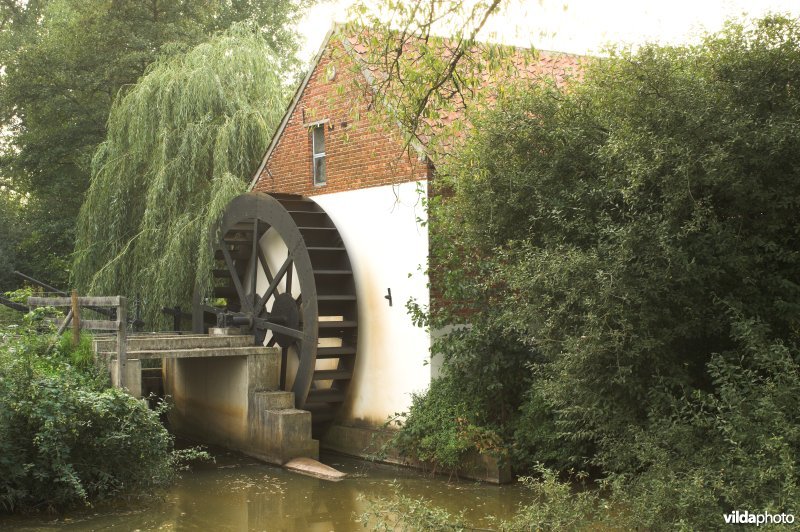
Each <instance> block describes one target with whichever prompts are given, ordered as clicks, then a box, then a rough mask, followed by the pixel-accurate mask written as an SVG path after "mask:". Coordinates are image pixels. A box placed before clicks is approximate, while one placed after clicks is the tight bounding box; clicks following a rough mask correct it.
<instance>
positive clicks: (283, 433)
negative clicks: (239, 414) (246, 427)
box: [250, 408, 319, 464]
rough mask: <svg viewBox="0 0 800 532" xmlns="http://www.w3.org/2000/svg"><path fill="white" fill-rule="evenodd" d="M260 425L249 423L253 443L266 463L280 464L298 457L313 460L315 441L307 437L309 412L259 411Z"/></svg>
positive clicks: (315, 447) (315, 455)
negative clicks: (266, 460) (265, 459)
mask: <svg viewBox="0 0 800 532" xmlns="http://www.w3.org/2000/svg"><path fill="white" fill-rule="evenodd" d="M258 417H259V418H260V423H253V424H251V427H250V430H251V431H252V432H251V433H252V434H253V443H254V444H255V448H256V449H258V452H259V454H262V455H263V456H265V457H267V456H268V457H271V459H269V460H268V461H270V462H273V463H280V464H284V463H286V462H287V461H289V460H291V459H292V458H297V457H300V456H305V457H310V458H317V457H318V456H319V441H318V440H315V439H313V438H312V437H311V412H309V411H307V410H298V409H296V408H286V409H283V410H261V411H260V412H259V416H258Z"/></svg>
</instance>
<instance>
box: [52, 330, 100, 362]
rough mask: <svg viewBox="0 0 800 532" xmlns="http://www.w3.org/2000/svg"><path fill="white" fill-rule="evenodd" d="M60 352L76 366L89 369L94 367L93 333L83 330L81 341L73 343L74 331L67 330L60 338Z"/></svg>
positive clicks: (58, 347)
mask: <svg viewBox="0 0 800 532" xmlns="http://www.w3.org/2000/svg"><path fill="white" fill-rule="evenodd" d="M57 350H58V353H59V354H61V356H63V357H64V358H65V360H67V361H69V362H70V363H71V364H72V365H73V366H75V367H76V368H78V369H80V370H83V371H87V370H89V369H90V368H94V347H93V346H92V335H91V334H89V333H88V332H86V331H81V335H80V342H79V343H78V345H76V346H73V345H72V332H65V333H63V334H62V335H61V338H59V342H58V346H57Z"/></svg>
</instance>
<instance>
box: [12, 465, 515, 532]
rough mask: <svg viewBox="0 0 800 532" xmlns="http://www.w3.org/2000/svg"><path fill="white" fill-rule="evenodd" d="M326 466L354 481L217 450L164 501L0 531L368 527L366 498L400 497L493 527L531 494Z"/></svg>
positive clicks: (322, 531)
mask: <svg viewBox="0 0 800 532" xmlns="http://www.w3.org/2000/svg"><path fill="white" fill-rule="evenodd" d="M322 460H323V461H324V462H325V463H328V464H330V465H333V466H334V467H336V468H337V469H340V470H342V471H346V472H347V473H349V474H350V477H349V478H347V479H345V480H343V481H341V482H336V483H334V482H328V481H324V480H318V479H314V478H310V477H305V476H302V475H298V474H295V473H290V472H288V471H285V470H282V469H279V468H276V467H272V466H268V465H265V464H262V463H259V462H256V461H254V460H251V459H248V458H246V457H242V456H240V455H236V454H231V453H226V452H218V453H217V462H216V463H215V464H206V465H201V466H197V467H195V468H194V469H193V470H192V471H191V472H190V473H186V474H184V476H183V478H182V479H181V480H180V481H179V482H178V483H177V484H176V485H175V486H174V487H173V488H171V489H170V490H169V491H168V492H167V493H166V494H165V496H164V498H163V499H162V500H159V501H157V502H155V503H153V502H150V503H148V504H147V505H142V504H136V503H124V504H123V503H115V504H114V505H106V506H100V507H97V508H95V509H93V510H92V511H90V512H79V513H73V514H70V515H67V516H62V517H59V518H42V517H34V518H31V517H27V518H21V517H14V518H0V528H2V529H14V530H25V531H34V530H36V531H40V530H42V531H43V530H82V531H83V530H109V531H111V530H120V531H122V530H124V531H130V530H165V531H169V530H203V531H206V530H215V531H245V530H246V531H250V530H265V531H309V532H317V531H318V532H327V531H331V530H335V531H355V530H362V531H363V530H364V528H363V526H362V525H361V524H359V523H357V522H356V521H355V516H357V515H360V514H362V513H364V512H365V511H366V510H367V502H366V501H365V500H364V497H367V498H370V497H372V498H374V497H383V498H391V497H392V496H394V494H395V493H401V494H403V495H407V496H409V497H424V498H426V499H428V500H430V501H432V503H433V504H434V505H436V506H438V507H440V508H443V509H445V510H447V511H449V512H451V513H458V512H459V511H462V510H463V511H464V512H465V514H464V515H465V518H466V520H467V522H469V523H470V524H471V525H472V526H475V527H491V526H492V523H491V521H490V520H488V519H487V517H488V516H490V515H495V516H498V517H500V518H507V517H510V515H511V514H512V513H513V511H514V510H515V509H516V508H517V506H518V504H519V503H520V502H524V500H525V495H526V494H525V492H524V490H522V489H521V488H520V487H518V486H503V487H498V486H490V485H486V484H478V483H474V482H456V481H452V482H447V479H442V478H435V479H434V478H431V477H429V476H427V475H424V474H420V473H417V472H413V471H409V470H406V469H400V468H395V467H392V466H385V465H378V464H371V463H368V462H362V461H357V460H352V459H349V458H344V457H339V456H330V455H328V456H323V458H322Z"/></svg>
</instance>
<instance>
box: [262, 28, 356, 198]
mask: <svg viewBox="0 0 800 532" xmlns="http://www.w3.org/2000/svg"><path fill="white" fill-rule="evenodd" d="M340 27H341V24H339V23H337V22H334V23H333V24H332V25H331V28H330V29H329V30H328V33H326V34H325V38H324V39H322V44H321V45H320V47H319V50H318V51H317V54H316V55H315V56H314V58H313V59H312V60H311V62H310V63H309V69H308V72H307V73H306V77H305V78H303V81H302V82H301V83H300V85H298V86H297V89H296V90H295V92H294V96H292V100H291V102H290V103H289V107H287V109H286V112H285V113H284V114H283V118H281V122H280V124H279V125H278V127H277V128H276V129H275V132H274V133H273V134H272V140H270V143H269V146H267V149H266V151H265V152H264V156H263V157H262V158H261V164H260V165H258V169H257V170H256V172H255V174H254V175H253V178H252V179H251V180H250V185H248V187H247V191H248V192H250V191H252V190H253V188H254V187H255V186H256V183H257V182H258V178H259V177H260V176H261V173H262V172H263V171H264V168H265V167H266V166H267V160H268V159H269V157H270V155H272V152H273V151H274V150H275V147H276V146H277V145H278V141H279V140H280V138H281V135H283V131H284V129H286V125H287V124H288V123H289V119H290V118H291V117H292V113H294V110H295V108H296V107H297V104H298V103H299V102H300V97H301V96H302V95H303V91H305V90H306V86H307V85H308V82H309V81H310V80H311V76H312V75H313V74H314V71H315V70H316V69H317V65H319V61H320V59H322V54H323V53H324V52H325V50H326V49H327V48H328V43H329V42H330V40H331V37H332V36H333V34H334V33H336V31H337V30H338V29H339V28H340Z"/></svg>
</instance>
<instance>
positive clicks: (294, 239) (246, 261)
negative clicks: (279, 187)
mask: <svg viewBox="0 0 800 532" xmlns="http://www.w3.org/2000/svg"><path fill="white" fill-rule="evenodd" d="M270 231H274V232H275V234H276V235H275V234H271V235H272V236H269V237H267V233H268V232H270ZM218 234H219V235H220V236H219V238H220V240H219V246H218V250H219V252H218V253H217V255H216V258H217V259H218V260H219V261H224V266H225V268H224V269H222V270H220V269H216V270H215V271H214V277H215V279H218V280H220V282H225V279H227V284H226V285H225V286H217V287H216V288H215V290H214V294H215V297H225V298H226V301H227V304H226V307H225V308H223V309H219V308H218V309H215V313H217V314H218V315H222V316H223V321H224V320H227V322H226V323H230V324H231V325H234V326H237V325H238V326H242V327H243V328H246V329H247V330H249V331H250V332H251V333H252V334H253V335H254V338H255V341H256V342H257V343H258V344H259V345H267V346H269V347H273V346H277V347H279V348H280V349H281V375H280V384H281V388H282V389H290V390H291V391H292V392H293V393H294V395H295V406H296V407H297V408H303V409H307V410H310V411H311V412H312V420H313V422H314V427H315V432H316V433H319V431H320V429H321V427H324V424H323V423H324V422H327V421H329V420H331V419H333V417H334V415H335V412H336V411H337V410H338V408H339V407H340V406H341V405H342V403H343V402H344V400H345V397H346V391H347V386H348V384H349V382H350V380H351V379H352V374H353V369H354V367H355V355H356V345H357V333H358V326H357V324H358V316H357V305H356V292H355V280H354V279H353V273H352V268H351V266H350V260H349V257H348V256H347V252H346V250H345V248H344V245H343V243H342V238H341V236H340V235H339V232H338V231H337V229H336V227H335V225H334V224H333V222H332V221H331V219H330V218H329V217H328V215H327V214H326V213H325V211H324V210H323V209H322V208H320V207H319V205H317V204H316V203H315V202H314V201H312V200H310V199H308V198H304V197H302V196H294V195H288V194H273V195H267V194H263V193H259V192H250V193H248V194H243V195H241V196H239V197H237V198H234V199H233V200H232V201H231V203H230V204H229V205H228V207H227V209H226V211H225V213H224V214H223V216H222V218H221V220H220V222H219V225H218ZM276 242H281V246H278V247H275V243H276ZM282 246H285V248H283V247H282ZM279 248H280V249H279ZM270 264H272V265H273V267H276V268H277V269H275V270H273V269H272V268H271V267H270ZM278 265H279V266H278ZM217 268H219V266H217ZM226 271H227V275H226V274H225V272H226ZM262 272H263V276H262ZM248 275H249V277H248ZM263 279H266V285H267V286H266V287H265V288H264V290H263V292H262V293H259V292H258V285H259V283H261V282H262V281H261V280H263ZM290 352H291V353H293V354H292V355H290ZM295 355H296V356H295ZM317 359H320V360H321V361H322V362H321V363H320V364H321V365H320V367H319V369H318V367H317V366H318V364H317ZM290 372H291V373H290ZM320 412H322V414H324V415H322V414H319V413H320Z"/></svg>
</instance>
